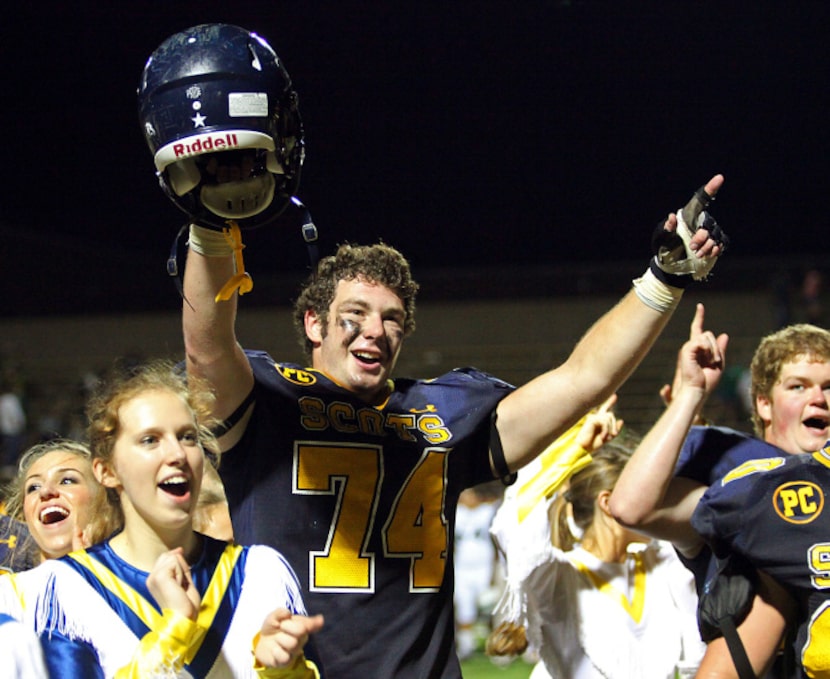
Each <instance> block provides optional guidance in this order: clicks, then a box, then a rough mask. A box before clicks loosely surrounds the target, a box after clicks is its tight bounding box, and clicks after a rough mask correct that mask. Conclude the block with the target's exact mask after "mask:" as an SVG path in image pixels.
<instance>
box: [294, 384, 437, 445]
mask: <svg viewBox="0 0 830 679" xmlns="http://www.w3.org/2000/svg"><path fill="white" fill-rule="evenodd" d="M297 403H298V405H299V407H300V424H302V426H303V428H305V429H306V430H308V431H314V432H321V431H326V430H327V429H333V430H334V431H337V432H340V433H344V434H357V433H360V434H368V435H370V436H386V435H388V434H389V433H390V432H392V433H394V434H396V435H397V437H398V438H399V439H400V440H401V441H410V442H415V441H417V440H418V437H419V436H420V437H422V438H423V439H424V440H425V441H427V442H428V443H429V444H430V445H438V444H441V443H446V442H447V441H449V440H450V439H451V438H452V432H451V431H450V430H449V429H448V428H447V426H446V425H445V424H444V421H443V420H442V419H441V417H440V415H438V414H434V413H422V414H417V413H412V412H409V413H387V412H382V411H380V410H377V409H375V408H370V407H366V408H356V407H355V406H353V405H352V404H351V403H345V402H343V401H332V402H329V403H326V401H324V400H323V399H321V398H316V397H313V396H304V397H302V398H301V399H299V400H298V402H297Z"/></svg>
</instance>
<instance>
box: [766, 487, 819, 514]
mask: <svg viewBox="0 0 830 679" xmlns="http://www.w3.org/2000/svg"><path fill="white" fill-rule="evenodd" d="M772 503H773V506H774V507H775V512H776V513H777V514H778V516H780V517H781V518H782V519H784V521H786V522H787V523H797V524H805V523H810V522H811V521H814V520H815V519H817V518H818V516H819V515H820V514H821V512H822V510H823V509H824V492H823V491H822V489H821V487H820V486H818V485H817V484H815V483H812V482H811V481H790V482H788V483H784V484H782V485H780V486H778V488H776V489H775V492H774V493H773V495H772Z"/></svg>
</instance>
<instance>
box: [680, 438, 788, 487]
mask: <svg viewBox="0 0 830 679" xmlns="http://www.w3.org/2000/svg"><path fill="white" fill-rule="evenodd" d="M781 454H782V452H781V450H780V449H779V448H776V447H775V446H773V445H772V444H770V443H767V442H765V441H762V440H761V439H758V438H755V437H754V436H750V435H749V434H746V433H744V432H742V431H736V430H735V429H730V428H728V427H702V426H694V427H692V428H691V429H690V430H689V433H688V435H687V436H686V440H685V441H684V442H683V447H682V448H681V449H680V456H679V458H678V461H677V465H676V467H675V471H674V475H675V476H682V477H684V478H687V479H692V480H694V481H697V482H698V483H701V484H703V485H704V486H711V485H712V484H713V483H714V482H715V481H717V480H718V479H720V478H721V477H723V476H725V475H726V474H727V472H729V471H730V470H731V469H734V468H735V467H737V466H738V465H740V464H743V463H744V462H746V461H747V460H755V459H760V458H765V457H779V456H780V455H781Z"/></svg>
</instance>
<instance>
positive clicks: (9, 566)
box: [0, 514, 40, 573]
mask: <svg viewBox="0 0 830 679" xmlns="http://www.w3.org/2000/svg"><path fill="white" fill-rule="evenodd" d="M39 557H40V555H39V554H38V551H37V545H36V544H35V541H34V540H33V539H32V537H31V535H29V529H28V528H27V527H26V524H25V523H23V522H22V521H16V520H15V519H12V518H11V517H9V516H7V515H6V514H0V572H2V571H11V572H12V573H16V572H17V571H25V570H28V569H30V568H34V567H35V566H36V565H37V564H38V563H39V561H40V558H39Z"/></svg>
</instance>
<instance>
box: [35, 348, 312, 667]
mask: <svg viewBox="0 0 830 679" xmlns="http://www.w3.org/2000/svg"><path fill="white" fill-rule="evenodd" d="M211 400H212V396H211V394H210V393H209V392H208V391H206V390H202V389H200V388H199V387H198V386H196V385H195V384H193V381H192V380H191V385H190V388H188V386H187V385H186V384H185V381H184V378H183V377H182V376H181V375H180V374H178V373H176V372H175V371H174V369H173V366H172V364H170V363H167V362H159V363H153V364H150V365H147V366H145V367H143V368H140V369H138V370H137V371H135V372H134V373H132V374H130V375H128V376H123V377H119V378H116V379H114V380H113V381H111V382H110V383H109V384H107V385H104V388H103V390H102V391H101V392H100V393H99V394H98V395H97V396H96V397H95V398H93V399H92V401H91V402H90V404H89V406H88V415H89V419H90V428H89V435H90V436H89V438H90V447H91V449H92V469H93V472H94V475H95V477H96V478H97V480H98V482H99V483H101V484H102V486H103V487H104V488H106V494H107V497H108V500H109V505H110V507H111V509H110V511H111V512H112V513H113V515H114V516H116V517H117V518H118V521H119V523H120V525H121V529H120V530H119V531H118V532H117V533H116V534H115V535H113V536H112V537H111V538H110V539H108V540H106V541H104V542H102V543H100V544H98V545H95V546H94V547H90V548H88V549H86V550H79V551H76V552H72V553H71V554H69V555H67V556H65V557H63V558H61V559H58V560H56V561H48V562H46V563H44V564H43V565H41V566H40V567H39V569H46V570H47V571H48V575H49V577H48V578H46V579H45V580H44V582H45V585H44V587H43V589H42V591H41V592H40V595H39V599H38V611H37V614H36V615H35V621H34V622H35V625H36V629H37V630H38V632H39V633H40V634H41V638H42V640H43V641H44V644H45V648H46V659H47V664H48V665H49V671H50V672H51V675H52V677H70V676H71V677H77V676H97V677H113V676H119V677H122V676H123V677H132V676H135V677H144V676H157V675H160V676H168V675H169V676H180V677H227V676H233V677H258V676H266V677H271V676H280V677H295V676H296V677H316V676H319V670H318V668H317V665H316V664H315V663H314V662H313V661H312V660H309V659H307V658H306V656H305V654H304V652H303V648H304V646H305V645H306V642H307V641H308V637H309V635H310V634H311V633H313V632H316V631H317V630H318V629H320V628H321V627H322V624H323V621H322V617H321V616H315V617H308V616H306V615H305V609H304V605H303V602H302V597H301V594H300V590H299V586H298V584H297V581H296V577H295V576H294V573H293V570H292V569H291V567H290V566H289V565H288V563H287V562H286V561H285V560H284V559H283V557H282V556H281V555H280V554H279V553H278V552H277V551H275V550H274V549H271V548H268V547H262V546H253V547H240V546H238V545H233V544H228V543H226V542H224V541H219V540H215V539H212V538H210V537H208V536H206V535H202V534H200V533H197V532H196V531H195V530H194V529H193V514H194V511H195V510H196V507H197V499H198V496H199V490H200V487H201V483H202V477H203V473H204V469H205V448H208V449H210V448H211V447H212V446H213V440H214V439H213V437H212V435H211V434H210V433H209V430H208V426H209V425H210V424H212V423H211V421H210V420H209V419H208V417H207V413H208V412H209V407H210V405H211ZM39 569H38V570H39ZM310 655H311V656H313V653H311V654H310ZM275 671H276V672H277V673H275Z"/></svg>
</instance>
